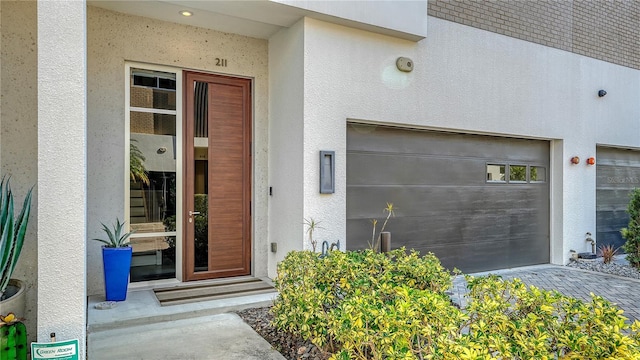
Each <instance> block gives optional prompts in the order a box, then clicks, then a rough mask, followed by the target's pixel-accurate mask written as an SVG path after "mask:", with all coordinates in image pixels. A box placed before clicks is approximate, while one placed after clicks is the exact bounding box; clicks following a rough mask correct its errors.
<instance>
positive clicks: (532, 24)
mask: <svg viewBox="0 0 640 360" xmlns="http://www.w3.org/2000/svg"><path fill="white" fill-rule="evenodd" d="M428 4H429V5H428V6H429V15H430V16H434V17H437V18H441V19H445V20H449V21H453V22H457V23H460V24H464V25H469V26H472V27H475V28H479V29H483V30H487V31H491V32H495V33H498V34H503V35H507V36H511V37H514V38H518V39H522V40H526V41H530V42H534V43H536V44H541V45H545V46H550V47H554V48H557V49H562V50H566V51H570V52H573V53H576V54H580V55H585V56H589V57H592V58H595V59H600V60H604V61H607V62H611V63H614V64H618V65H622V66H627V67H630V68H634V69H640V1H638V0H573V1H572V0H429V3H428Z"/></svg>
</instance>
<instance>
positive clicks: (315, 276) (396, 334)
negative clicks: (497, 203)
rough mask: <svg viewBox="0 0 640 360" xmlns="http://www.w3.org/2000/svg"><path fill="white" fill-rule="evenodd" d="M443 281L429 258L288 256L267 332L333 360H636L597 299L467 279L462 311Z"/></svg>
mask: <svg viewBox="0 0 640 360" xmlns="http://www.w3.org/2000/svg"><path fill="white" fill-rule="evenodd" d="M451 280H452V275H451V274H449V273H448V272H447V271H446V270H445V269H444V268H442V266H441V265H440V262H439V260H438V259H437V258H436V257H435V256H433V255H432V254H428V255H426V256H424V257H420V256H419V255H418V254H417V253H415V252H411V253H409V254H406V253H405V251H404V249H400V250H395V251H393V252H391V253H389V254H387V255H385V254H378V253H375V252H372V251H362V252H347V253H343V252H337V251H335V252H331V253H330V254H329V255H328V256H327V257H324V258H320V257H318V255H317V254H316V253H312V252H309V251H301V252H292V253H290V254H288V255H287V257H286V258H285V260H284V261H283V262H281V263H280V264H279V266H278V277H277V279H276V281H275V282H276V287H277V288H278V290H279V292H280V294H279V296H278V299H277V300H276V302H275V304H274V307H273V309H272V311H273V313H274V325H275V326H276V327H277V328H279V329H280V330H282V331H287V332H291V333H294V334H297V335H299V336H301V337H303V338H304V339H310V340H311V341H312V342H313V343H314V344H316V345H317V346H319V347H321V348H323V349H324V350H326V351H328V352H330V353H332V359H640V335H639V330H640V329H639V327H640V322H636V323H635V324H634V325H633V326H630V325H628V324H627V323H626V322H625V320H626V319H625V318H624V317H623V316H622V311H621V310H619V309H618V308H616V307H615V306H612V305H611V304H610V303H608V302H607V301H606V300H604V299H602V298H601V297H598V296H592V300H591V301H590V302H586V303H585V302H582V301H579V300H576V299H573V298H570V297H566V296H563V295H561V294H560V293H558V292H555V291H544V290H540V289H537V288H535V287H527V286H525V285H524V284H523V283H522V282H521V281H520V280H517V279H516V280H512V281H504V280H502V279H500V278H499V277H496V276H490V277H486V278H472V277H468V278H467V282H468V286H469V293H468V295H467V296H468V304H467V306H466V308H465V309H463V310H461V309H459V308H458V307H456V306H455V305H453V304H452V303H451V301H450V299H449V297H448V296H447V295H446V294H445V291H446V290H447V289H449V288H450V287H451Z"/></svg>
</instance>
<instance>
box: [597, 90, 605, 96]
mask: <svg viewBox="0 0 640 360" xmlns="http://www.w3.org/2000/svg"><path fill="white" fill-rule="evenodd" d="M605 95H607V92H606V91H604V90H598V97H604V96H605Z"/></svg>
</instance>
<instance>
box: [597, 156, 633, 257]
mask: <svg viewBox="0 0 640 360" xmlns="http://www.w3.org/2000/svg"><path fill="white" fill-rule="evenodd" d="M596 156H597V158H598V162H597V164H596V241H597V243H598V245H613V246H614V247H620V246H622V245H623V244H624V243H625V240H624V239H623V238H622V235H621V234H620V229H622V228H624V227H626V226H627V225H628V223H629V215H628V214H627V211H626V210H627V205H628V203H629V199H630V198H629V194H630V193H631V191H632V190H633V189H634V188H636V187H640V151H636V150H627V149H617V148H607V147H598V148H597V150H596Z"/></svg>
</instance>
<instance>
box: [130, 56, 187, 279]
mask: <svg viewBox="0 0 640 360" xmlns="http://www.w3.org/2000/svg"><path fill="white" fill-rule="evenodd" d="M124 68H125V69H124V74H125V76H124V78H125V86H124V89H125V90H124V94H125V115H124V116H125V120H124V123H125V124H124V128H125V130H124V138H125V149H124V157H125V161H124V164H125V168H124V170H125V171H124V189H125V191H124V217H125V219H127V230H129V222H128V220H129V216H130V202H131V201H130V199H131V189H130V187H129V181H130V175H129V171H128V170H127V169H129V156H130V154H129V150H130V143H131V111H137V112H152V113H156V114H166V115H175V116H176V231H171V232H159V233H141V234H136V233H134V234H133V235H131V238H143V237H153V236H175V238H176V259H175V266H176V278H175V279H166V280H152V281H141V282H136V283H131V284H130V286H131V287H134V288H135V287H144V286H147V285H148V284H149V283H151V282H153V283H158V282H159V283H163V282H175V280H178V281H181V279H182V227H183V216H182V214H183V209H182V201H183V198H182V188H183V187H182V185H183V173H182V166H183V160H182V159H183V141H182V135H183V134H182V129H183V119H182V95H183V89H182V69H181V68H176V67H171V66H163V65H153V64H147V63H137V62H129V61H127V62H125V66H124ZM132 68H135V69H143V70H150V71H163V72H169V73H175V74H176V110H163V109H149V108H140V107H134V106H131V104H130V102H131V87H130V86H131V83H130V78H131V69H132Z"/></svg>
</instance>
